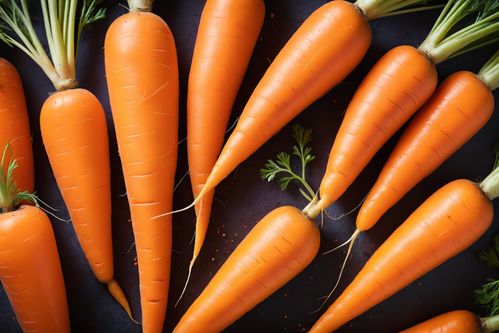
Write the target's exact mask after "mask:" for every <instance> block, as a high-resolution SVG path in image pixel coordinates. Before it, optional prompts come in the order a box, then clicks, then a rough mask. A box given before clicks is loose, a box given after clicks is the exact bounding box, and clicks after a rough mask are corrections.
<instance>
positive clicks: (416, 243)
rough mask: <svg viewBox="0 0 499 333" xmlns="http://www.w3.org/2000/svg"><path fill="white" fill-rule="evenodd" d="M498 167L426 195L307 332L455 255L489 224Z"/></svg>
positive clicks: (354, 312)
mask: <svg viewBox="0 0 499 333" xmlns="http://www.w3.org/2000/svg"><path fill="white" fill-rule="evenodd" d="M497 197H499V168H496V169H495V170H494V171H493V172H492V173H491V174H490V175H489V176H488V177H487V178H486V179H485V180H484V181H483V182H482V183H481V184H480V185H478V184H475V183H473V182H470V181H468V180H464V179H461V180H457V181H454V182H451V183H449V184H447V185H446V186H444V187H442V188H441V189H440V190H438V191H437V192H436V193H434V194H433V195H432V196H431V197H430V198H429V199H428V200H426V201H425V202H424V203H423V204H422V205H421V206H420V207H419V208H418V209H417V210H416V211H415V212H414V213H413V214H412V215H411V216H410V217H409V218H408V219H407V220H406V221H405V222H404V223H403V224H402V225H401V226H400V227H399V228H398V229H397V230H395V232H394V233H393V234H392V235H391V236H390V237H389V238H388V239H387V240H386V241H385V242H384V243H383V244H382V245H381V246H380V247H379V248H378V250H376V252H375V253H374V254H373V255H372V257H371V258H370V259H369V261H368V262H367V263H366V265H365V266H364V267H363V268H362V270H361V271H360V273H359V274H358V275H357V277H356V278H355V279H354V281H353V282H352V283H351V284H350V285H349V286H348V287H347V288H346V289H345V291H344V292H343V293H342V294H341V295H340V296H339V297H338V299H337V300H336V301H335V302H334V303H333V304H332V305H331V306H330V307H329V309H328V310H327V311H326V312H325V313H324V314H323V315H322V316H321V318H320V319H319V320H318V321H317V322H316V323H315V325H314V326H313V327H312V329H311V330H310V332H312V333H319V332H332V331H334V330H337V329H338V328H340V327H341V326H342V325H344V324H345V323H347V322H349V321H350V320H352V319H353V318H355V317H357V316H359V315H361V314H362V313H364V312H365V311H367V310H369V309H370V308H372V307H373V306H375V305H377V304H379V303H380V302H382V301H384V300H385V299H387V298H389V297H390V296H392V295H393V294H395V293H396V292H398V291H399V290H401V289H402V288H404V287H406V286H407V285H409V284H410V283H412V282H413V281H415V280H416V279H418V278H419V277H421V276H423V275H424V274H426V273H427V272H429V271H431V270H432V269H434V268H436V267H437V266H439V265H440V264H442V263H443V262H445V261H446V260H448V259H449V258H451V257H453V256H455V255H457V254H459V253H460V252H462V251H463V250H465V249H466V248H468V247H469V246H470V245H471V244H473V243H474V242H475V241H477V240H478V239H479V238H480V236H482V235H483V233H484V232H485V231H487V229H488V228H489V227H490V225H491V223H492V220H493V216H494V209H493V206H492V200H493V199H495V198H497Z"/></svg>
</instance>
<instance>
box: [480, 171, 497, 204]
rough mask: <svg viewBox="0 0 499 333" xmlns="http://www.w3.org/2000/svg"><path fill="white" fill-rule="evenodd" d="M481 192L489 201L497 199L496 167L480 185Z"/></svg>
mask: <svg viewBox="0 0 499 333" xmlns="http://www.w3.org/2000/svg"><path fill="white" fill-rule="evenodd" d="M480 187H481V188H482V190H483V192H484V193H485V194H486V195H487V197H488V198H489V199H490V200H494V199H495V198H497V197H499V167H496V168H495V169H494V171H492V172H491V173H490V174H489V175H488V177H487V178H485V179H484V180H483V181H482V183H481V184H480Z"/></svg>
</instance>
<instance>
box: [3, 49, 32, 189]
mask: <svg viewBox="0 0 499 333" xmlns="http://www.w3.org/2000/svg"><path fill="white" fill-rule="evenodd" d="M0 124H2V126H0V146H1V147H5V146H6V145H7V144H8V145H9V147H10V149H9V151H10V152H11V153H12V156H11V159H15V160H16V161H17V163H18V165H19V167H18V168H17V169H16V170H15V172H14V179H15V181H16V183H17V186H18V187H19V188H20V189H21V190H22V191H28V192H33V190H34V187H35V175H34V169H33V151H32V149H31V133H30V129H29V119H28V112H27V110H26V100H25V99H24V91H23V85H22V82H21V78H20V77H19V74H18V73H17V70H16V68H15V67H14V66H13V65H12V64H11V63H10V62H8V61H7V60H5V59H2V58H0Z"/></svg>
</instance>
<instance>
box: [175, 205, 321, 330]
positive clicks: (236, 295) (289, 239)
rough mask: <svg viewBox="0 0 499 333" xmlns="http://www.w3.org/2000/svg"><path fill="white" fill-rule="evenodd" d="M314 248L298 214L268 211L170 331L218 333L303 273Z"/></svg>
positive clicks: (311, 231)
mask: <svg viewBox="0 0 499 333" xmlns="http://www.w3.org/2000/svg"><path fill="white" fill-rule="evenodd" d="M319 245H320V234H319V230H318V228H317V226H316V225H315V224H314V222H312V221H311V220H310V219H308V218H307V217H306V216H305V215H303V213H302V212H301V211H300V210H298V209H296V208H294V207H290V206H284V207H280V208H277V209H274V210H273V211H272V212H270V213H269V214H268V215H266V216H265V217H264V218H263V219H262V220H261V221H260V222H258V223H257V224H256V226H255V227H254V228H253V229H252V230H251V231H250V232H249V234H248V235H247V236H246V237H245V238H244V240H243V241H242V242H241V244H239V245H238V247H237V248H236V249H235V250H234V252H233V253H232V254H231V255H230V257H229V258H228V259H227V261H226V262H225V263H224V264H223V265H222V267H221V268H220V270H219V271H218V272H217V274H216V275H215V276H214V277H213V279H212V280H211V281H210V282H209V284H208V286H207V287H206V288H205V289H204V290H203V292H202V293H201V295H200V296H199V297H198V298H197V299H196V300H195V301H194V303H193V304H192V305H191V307H190V308H189V310H187V312H186V313H185V314H184V315H183V316H182V319H180V322H179V323H178V325H177V326H176V327H175V329H174V332H175V333H181V332H186V333H196V332H203V333H205V332H206V333H207V332H220V331H222V330H224V329H225V328H226V327H228V326H229V325H231V324H232V323H233V322H234V321H236V320H237V319H238V318H240V317H241V316H242V315H243V314H245V313H246V312H248V311H249V310H251V309H252V308H253V307H254V306H256V305H257V304H258V303H260V302H261V301H263V300H264V299H265V298H267V297H268V296H270V295H271V294H272V293H274V292H275V291H276V290H277V289H279V288H280V287H282V286H283V285H284V284H285V283H287V282H288V281H289V280H290V279H292V278H293V277H294V276H296V275H297V274H298V273H299V272H301V271H302V270H303V269H305V267H307V266H308V264H309V263H310V262H311V261H312V259H313V258H314V257H315V256H316V254H317V251H318V250H319Z"/></svg>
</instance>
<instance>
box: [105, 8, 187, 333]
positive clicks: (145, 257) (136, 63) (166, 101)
mask: <svg viewBox="0 0 499 333" xmlns="http://www.w3.org/2000/svg"><path fill="white" fill-rule="evenodd" d="M151 2H152V1H130V2H129V4H130V10H131V11H130V13H127V14H124V15H122V16H121V17H119V18H118V19H116V20H115V21H114V22H113V23H112V25H111V26H110V28H109V30H108V31H107V34H106V40H105V48H104V51H105V65H106V76H107V83H108V89H109V97H110V102H111V109H112V113H113V120H114V124H115V128H116V136H117V140H118V148H119V151H120V157H121V164H122V167H123V174H124V177H125V185H126V189H127V194H128V202H129V204H130V211H131V217H132V226H133V231H134V235H135V244H136V249H137V261H138V266H139V279H140V296H141V307H142V330H143V332H148V333H149V332H150V333H155V332H162V328H163V322H164V319H165V313H166V306H167V300H168V287H169V282H170V257H171V247H172V226H171V216H163V217H160V218H157V219H154V217H155V216H157V215H161V214H164V213H165V212H169V211H170V210H171V208H172V195H173V185H174V180H175V168H176V163H177V136H178V135H177V131H178V94H179V91H178V85H179V82H178V69H177V52H176V48H175V42H174V39H173V35H172V33H171V31H170V29H169V27H168V26H167V25H166V23H165V22H164V21H163V20H162V19H161V18H160V17H159V16H156V15H154V14H153V13H150V12H148V11H149V10H150V9H151V7H150V6H151Z"/></svg>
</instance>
